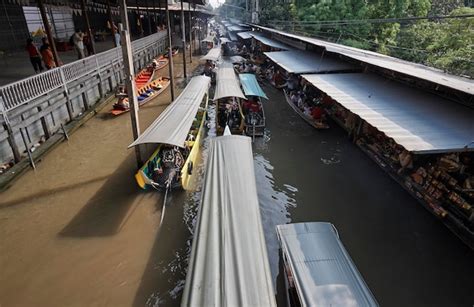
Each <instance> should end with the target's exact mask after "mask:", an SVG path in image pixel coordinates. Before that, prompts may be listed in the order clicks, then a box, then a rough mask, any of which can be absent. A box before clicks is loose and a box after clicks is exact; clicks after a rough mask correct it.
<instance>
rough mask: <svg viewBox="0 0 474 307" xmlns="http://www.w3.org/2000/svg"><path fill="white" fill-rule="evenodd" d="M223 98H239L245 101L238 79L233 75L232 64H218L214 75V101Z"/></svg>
mask: <svg viewBox="0 0 474 307" xmlns="http://www.w3.org/2000/svg"><path fill="white" fill-rule="evenodd" d="M224 97H239V98H242V99H246V98H245V95H244V93H242V90H241V89H240V83H239V79H237V76H236V75H235V71H234V66H233V65H232V63H229V62H223V63H222V64H220V66H219V69H218V70H217V75H216V92H215V94H214V100H217V99H220V98H224Z"/></svg>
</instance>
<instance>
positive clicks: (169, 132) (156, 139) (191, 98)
mask: <svg viewBox="0 0 474 307" xmlns="http://www.w3.org/2000/svg"><path fill="white" fill-rule="evenodd" d="M210 84H211V78H209V77H206V76H197V77H193V78H192V79H191V81H189V83H188V85H187V86H186V88H185V89H184V90H183V91H182V92H181V94H180V95H179V96H178V98H176V99H175V100H174V101H173V102H172V103H171V104H170V105H169V106H168V107H167V108H166V110H164V111H163V113H161V114H160V116H158V118H157V119H155V121H154V122H153V123H152V124H151V125H150V126H149V127H148V128H147V129H146V130H145V131H144V132H143V133H142V134H141V135H140V136H139V137H138V138H137V139H136V140H135V142H133V143H132V144H130V146H128V147H129V148H130V147H132V146H136V145H138V144H146V143H148V144H153V143H155V144H156V143H163V144H170V145H175V146H180V147H183V146H184V142H185V141H186V138H187V137H188V134H189V129H191V125H192V124H193V120H194V118H195V116H196V113H197V111H198V109H199V105H200V104H201V102H202V100H203V98H204V96H205V94H206V93H207V91H208V89H209V85H210Z"/></svg>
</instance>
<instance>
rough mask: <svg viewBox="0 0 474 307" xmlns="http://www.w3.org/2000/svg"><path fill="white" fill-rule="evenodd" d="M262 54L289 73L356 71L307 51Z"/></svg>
mask: <svg viewBox="0 0 474 307" xmlns="http://www.w3.org/2000/svg"><path fill="white" fill-rule="evenodd" d="M264 54H265V55H266V56H267V57H269V58H270V59H271V60H272V61H273V62H275V63H276V64H278V65H280V66H281V67H282V68H283V69H285V70H286V71H288V72H290V73H297V74H302V73H321V72H331V71H333V72H335V71H350V70H353V71H354V70H356V69H357V68H356V67H355V66H354V65H351V64H349V63H347V62H344V61H342V60H336V59H333V58H331V57H329V56H327V55H325V56H322V55H321V54H318V53H314V52H309V51H302V50H290V51H275V52H264Z"/></svg>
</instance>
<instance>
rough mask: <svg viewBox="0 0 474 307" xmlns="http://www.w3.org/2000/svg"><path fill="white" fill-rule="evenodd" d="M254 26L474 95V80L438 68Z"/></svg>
mask: <svg viewBox="0 0 474 307" xmlns="http://www.w3.org/2000/svg"><path fill="white" fill-rule="evenodd" d="M253 26H254V27H257V28H260V29H262V30H264V31H267V32H269V33H274V34H278V35H282V36H284V37H287V38H291V39H295V40H299V41H301V42H305V43H308V44H311V45H313V46H319V47H322V48H324V49H326V50H327V51H329V52H332V53H336V54H340V55H343V56H346V57H350V58H352V59H355V60H358V61H361V62H362V63H367V64H370V65H374V66H378V67H381V68H385V69H388V70H391V71H396V72H398V73H402V74H406V75H409V76H412V77H416V78H419V79H422V80H427V81H430V82H433V83H436V84H440V85H443V86H446V87H449V88H452V89H456V90H458V91H462V92H465V93H468V94H471V95H474V82H473V81H472V80H470V79H467V78H462V77H458V76H454V75H450V74H448V73H445V72H443V71H440V70H438V69H435V68H432V67H428V66H425V65H422V64H417V63H413V62H408V61H404V60H401V59H397V58H394V57H390V56H387V55H384V54H380V53H376V52H372V51H368V50H362V49H358V48H354V47H348V46H344V45H341V44H336V43H330V42H327V41H323V40H320V39H316V38H312V37H306V36H301V35H296V34H291V33H288V31H280V30H275V29H271V28H268V27H262V26H259V25H253Z"/></svg>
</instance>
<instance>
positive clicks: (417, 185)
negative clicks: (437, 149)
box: [407, 154, 474, 227]
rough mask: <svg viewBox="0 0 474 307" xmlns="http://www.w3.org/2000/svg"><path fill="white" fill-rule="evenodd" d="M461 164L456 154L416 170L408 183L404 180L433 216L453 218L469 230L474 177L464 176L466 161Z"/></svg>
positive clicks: (466, 168) (472, 218)
mask: <svg viewBox="0 0 474 307" xmlns="http://www.w3.org/2000/svg"><path fill="white" fill-rule="evenodd" d="M465 162H466V164H465V163H463V162H461V161H460V159H459V155H457V154H450V155H445V156H442V157H440V158H439V159H437V160H436V161H435V162H434V163H427V164H426V165H423V166H420V167H418V168H417V169H416V171H415V172H414V173H412V174H411V176H410V179H411V180H412V181H411V180H407V186H409V187H410V188H411V189H412V190H416V192H417V195H419V196H420V197H422V198H423V199H424V200H425V201H426V202H427V203H428V204H429V205H430V206H431V207H432V208H433V211H434V212H435V213H436V214H437V215H439V216H441V217H445V216H447V215H448V214H450V215H454V216H455V217H456V218H457V219H459V220H461V221H462V222H463V223H464V224H465V225H466V226H468V227H470V225H472V224H473V221H474V212H473V205H472V204H473V203H474V193H473V192H474V190H473V189H472V186H471V183H472V182H473V181H474V177H473V176H472V175H470V174H469V173H468V172H467V170H468V169H469V168H470V165H469V164H467V163H469V162H470V159H466V160H465Z"/></svg>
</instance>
